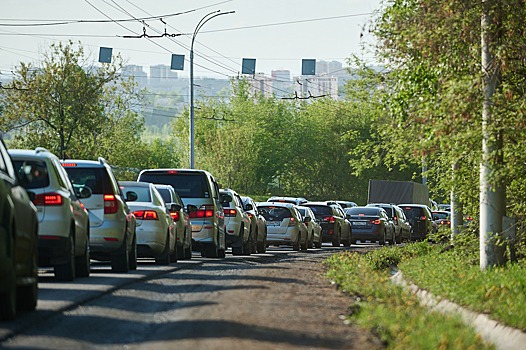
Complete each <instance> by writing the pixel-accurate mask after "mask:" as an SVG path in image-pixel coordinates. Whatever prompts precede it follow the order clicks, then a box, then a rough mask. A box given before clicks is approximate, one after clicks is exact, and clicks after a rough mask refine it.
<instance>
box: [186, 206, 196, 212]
mask: <svg viewBox="0 0 526 350" xmlns="http://www.w3.org/2000/svg"><path fill="white" fill-rule="evenodd" d="M186 210H187V211H188V213H193V212H195V211H197V206H195V205H193V204H188V205H187V206H186Z"/></svg>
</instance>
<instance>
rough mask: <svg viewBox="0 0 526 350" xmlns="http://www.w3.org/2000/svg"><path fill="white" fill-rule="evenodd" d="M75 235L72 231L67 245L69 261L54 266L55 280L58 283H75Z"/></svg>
mask: <svg viewBox="0 0 526 350" xmlns="http://www.w3.org/2000/svg"><path fill="white" fill-rule="evenodd" d="M73 235H74V232H72V231H70V233H69V237H68V245H67V251H68V256H67V261H66V262H65V263H63V264H57V265H55V266H53V270H54V273H55V278H56V279H57V280H58V281H73V279H74V278H75V241H74V239H73Z"/></svg>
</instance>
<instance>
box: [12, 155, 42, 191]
mask: <svg viewBox="0 0 526 350" xmlns="http://www.w3.org/2000/svg"><path fill="white" fill-rule="evenodd" d="M13 166H14V168H15V171H17V172H18V174H19V175H20V174H24V175H25V178H26V179H27V181H28V182H27V184H25V185H24V187H25V188H26V189H35V188H43V187H47V186H49V174H48V171H47V166H46V162H43V161H40V160H25V161H24V160H14V161H13Z"/></svg>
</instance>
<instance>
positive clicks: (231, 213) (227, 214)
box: [225, 209, 236, 216]
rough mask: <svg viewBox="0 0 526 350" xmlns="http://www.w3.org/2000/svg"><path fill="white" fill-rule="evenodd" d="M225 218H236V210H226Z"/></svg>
mask: <svg viewBox="0 0 526 350" xmlns="http://www.w3.org/2000/svg"><path fill="white" fill-rule="evenodd" d="M225 216H236V210H235V209H225Z"/></svg>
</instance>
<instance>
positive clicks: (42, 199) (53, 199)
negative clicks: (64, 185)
mask: <svg viewBox="0 0 526 350" xmlns="http://www.w3.org/2000/svg"><path fill="white" fill-rule="evenodd" d="M63 202H64V200H63V198H62V196H61V195H60V194H58V193H42V194H37V195H36V196H35V199H34V200H33V204H34V205H39V206H45V205H49V206H58V205H62V203H63Z"/></svg>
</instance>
